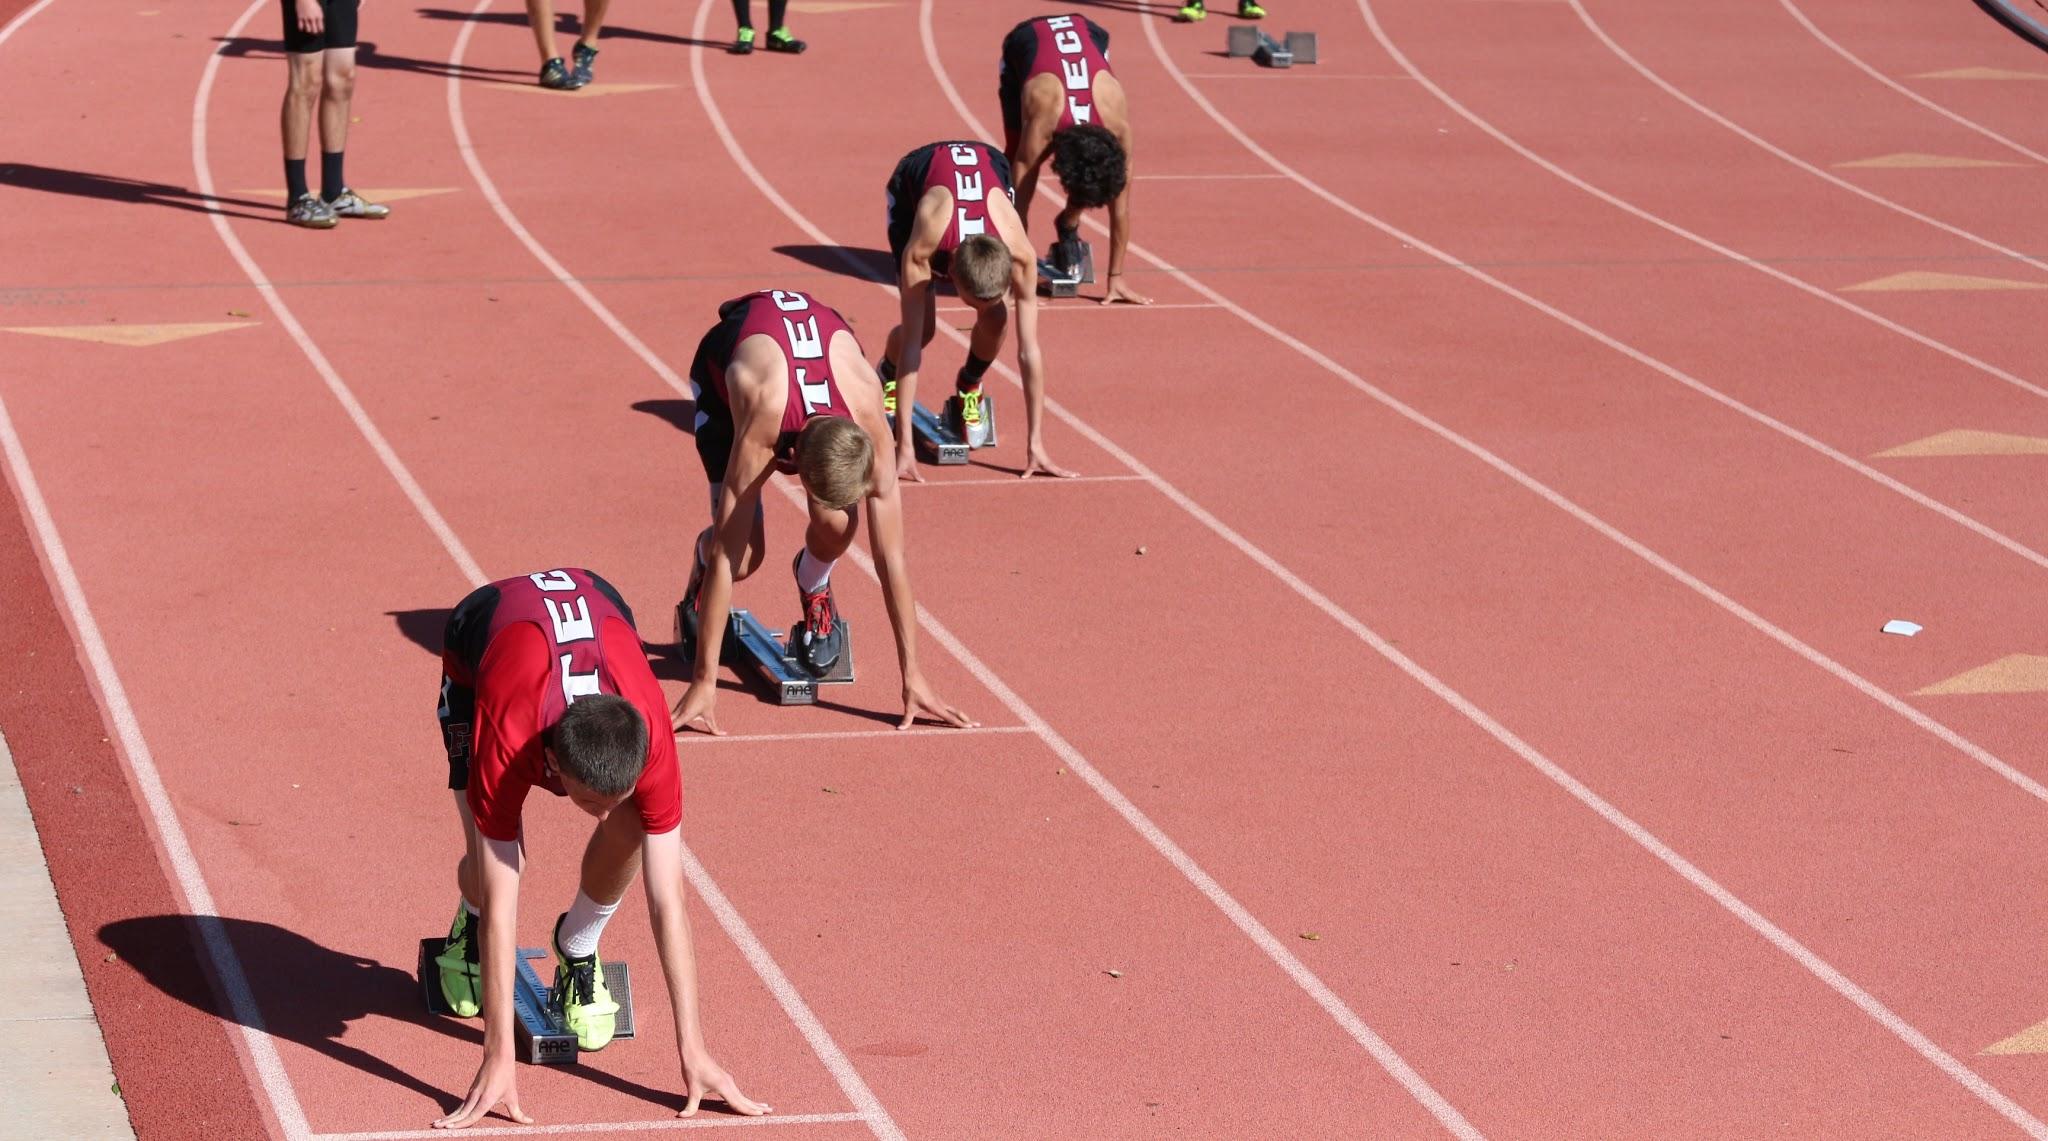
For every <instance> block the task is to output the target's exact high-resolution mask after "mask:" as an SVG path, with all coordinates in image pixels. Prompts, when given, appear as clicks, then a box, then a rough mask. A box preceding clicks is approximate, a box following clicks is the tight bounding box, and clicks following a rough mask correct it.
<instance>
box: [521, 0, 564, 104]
mask: <svg viewBox="0 0 2048 1141" xmlns="http://www.w3.org/2000/svg"><path fill="white" fill-rule="evenodd" d="M526 22H527V25H528V26H529V27H531V28H532V29H533V46H534V47H535V48H536V49H538V50H539V51H540V85H541V86H542V87H552V88H554V89H555V90H557V91H566V90H568V89H569V88H570V86H571V83H572V80H571V77H570V73H569V68H568V65H567V64H564V63H563V62H562V57H561V54H560V53H559V52H558V51H557V50H556V48H555V4H554V0H526Z"/></svg>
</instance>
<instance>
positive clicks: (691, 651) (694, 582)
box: [676, 557, 704, 662]
mask: <svg viewBox="0 0 2048 1141" xmlns="http://www.w3.org/2000/svg"><path fill="white" fill-rule="evenodd" d="M690 562H691V565H690V585H689V587H688V588H687V589H685V590H684V591H683V600H682V601H681V602H678V603H676V649H677V650H679V651H680V652H681V653H682V655H683V657H684V658H686V659H688V660H689V661H692V662H694V661H696V660H697V595H698V593H699V592H700V591H702V590H703V589H704V564H703V562H702V561H700V560H698V559H696V558H694V557H693V558H692V559H691V560H690Z"/></svg>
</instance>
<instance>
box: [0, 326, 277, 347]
mask: <svg viewBox="0 0 2048 1141" xmlns="http://www.w3.org/2000/svg"><path fill="white" fill-rule="evenodd" d="M256 324H257V323H256V322H254V321H225V322H220V323H217V324H204V325H116V324H113V323H111V322H110V323H108V324H105V325H21V326H14V327H12V328H8V329H6V330H5V331H6V332H9V333H27V334H29V335H30V336H34V337H62V338H65V339H66V340H72V341H91V342H93V343H95V344H101V345H123V346H126V347H128V348H131V349H142V348H148V347H149V346H151V345H163V344H169V343H170V342H172V341H182V340H186V339H188V338H191V337H203V336H205V335H207V334H208V333H225V332H227V331H228V330H229V329H248V328H253V327H254V326H255V325H256Z"/></svg>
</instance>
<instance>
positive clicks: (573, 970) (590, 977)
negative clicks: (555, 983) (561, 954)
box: [569, 955, 597, 1005]
mask: <svg viewBox="0 0 2048 1141" xmlns="http://www.w3.org/2000/svg"><path fill="white" fill-rule="evenodd" d="M569 986H570V987H571V988H572V989H574V990H575V992H576V1001H577V1002H578V1003H581V1004H584V1005H589V1004H590V1003H592V1002H595V1001H596V994H597V956H596V955H587V956H585V957H583V958H581V959H571V960H569Z"/></svg>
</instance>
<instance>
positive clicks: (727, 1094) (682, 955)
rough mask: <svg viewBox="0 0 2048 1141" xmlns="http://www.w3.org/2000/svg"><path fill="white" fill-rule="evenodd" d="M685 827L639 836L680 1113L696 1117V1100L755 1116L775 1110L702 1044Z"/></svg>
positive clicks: (702, 1025)
mask: <svg viewBox="0 0 2048 1141" xmlns="http://www.w3.org/2000/svg"><path fill="white" fill-rule="evenodd" d="M682 835H683V830H682V829H681V828H680V827H678V828H671V829H669V830H668V831H666V832H662V833H658V834H656V835H652V836H647V837H645V838H644V839H642V841H641V847H640V851H641V858H642V863H643V865H644V869H645V871H644V875H645V876H646V879H647V916H648V919H649V921H650V922H651V923H652V924H653V925H654V946H655V950H656V951H657V952H658V953H659V954H660V956H661V972H662V975H663V977H664V978H666V979H667V980H668V996H669V1002H670V1004H671V1005H672V1006H673V1007H674V1008H675V1009H674V1015H675V1024H676V1049H677V1052H678V1053H679V1054H680V1055H681V1056H682V1061H683V1089H684V1096H685V1098H686V1100H685V1102H684V1104H683V1109H682V1112H681V1113H679V1114H677V1116H679V1117H694V1116H696V1113H697V1103H698V1102H700V1101H702V1100H704V1099H705V1098H709V1099H711V1100H713V1101H722V1102H724V1103H725V1104H726V1105H727V1106H728V1107H730V1108H731V1109H732V1111H733V1112H734V1113H739V1114H743V1115H745V1116H747V1117H759V1116H760V1115H762V1114H764V1113H772V1112H774V1110H773V1109H772V1108H771V1107H769V1106H766V1105H763V1104H761V1103H760V1102H758V1101H754V1100H752V1099H751V1098H749V1097H747V1095H745V1094H743V1093H741V1092H740V1087H739V1083H738V1082H735V1081H734V1080H733V1078H732V1075H731V1074H729V1073H727V1072H726V1071H725V1067H723V1066H721V1065H719V1064H718V1061H717V1059H715V1058H713V1057H712V1056H711V1051H710V1050H709V1049H708V1048H707V1047H706V1046H705V1045H704V1023H703V1020H702V1017H701V1014H700V1010H699V1006H698V993H697V949H696V945H695V943H694V942H693V941H692V939H691V936H690V916H689V913H688V910H687V909H686V908H685V907H684V906H683V840H682Z"/></svg>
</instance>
